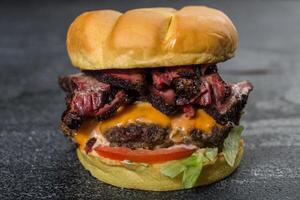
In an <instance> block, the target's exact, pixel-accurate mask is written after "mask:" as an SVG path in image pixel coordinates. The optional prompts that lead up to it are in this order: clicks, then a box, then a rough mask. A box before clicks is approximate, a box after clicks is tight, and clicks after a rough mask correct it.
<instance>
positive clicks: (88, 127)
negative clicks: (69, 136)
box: [75, 120, 98, 149]
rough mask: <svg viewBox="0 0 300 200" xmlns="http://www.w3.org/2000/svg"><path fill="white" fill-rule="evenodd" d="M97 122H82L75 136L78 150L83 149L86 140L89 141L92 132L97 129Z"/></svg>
mask: <svg viewBox="0 0 300 200" xmlns="http://www.w3.org/2000/svg"><path fill="white" fill-rule="evenodd" d="M97 125H98V122H96V121H93V120H91V121H86V122H84V123H83V124H82V125H81V127H80V128H79V130H78V131H77V133H76V135H75V140H76V142H77V144H78V145H79V148H81V149H83V148H84V145H85V144H86V142H87V140H88V139H89V137H90V135H91V133H92V131H93V130H94V129H95V128H96V127H97Z"/></svg>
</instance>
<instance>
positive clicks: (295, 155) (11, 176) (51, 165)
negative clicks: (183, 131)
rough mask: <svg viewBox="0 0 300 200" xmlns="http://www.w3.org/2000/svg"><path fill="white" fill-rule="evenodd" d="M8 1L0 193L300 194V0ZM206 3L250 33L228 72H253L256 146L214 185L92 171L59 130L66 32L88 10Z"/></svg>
mask: <svg viewBox="0 0 300 200" xmlns="http://www.w3.org/2000/svg"><path fill="white" fill-rule="evenodd" d="M247 2H248V3H246V1H244V2H241V1H227V2H220V1H213V2H212V1H193V0H188V1H175V0H172V1H171V0H170V1H167V0H165V1H160V3H159V2H158V1H137V0H136V1H19V2H17V1H7V2H6V1H5V2H3V1H1V2H0V13H1V17H0V92H1V95H0V119H1V120H0V199H1V200H2V199H152V200H154V199H300V190H299V189H300V167H299V166H300V159H299V158H300V156H299V155H300V89H299V86H300V83H299V82H300V66H299V63H300V57H299V56H300V37H299V33H300V23H299V22H300V12H299V10H300V2H297V1H251V3H250V1H247ZM200 3H202V4H206V5H211V6H214V7H216V8H219V9H222V10H223V11H225V12H226V13H227V14H228V15H229V16H230V17H231V18H232V20H233V21H234V22H235V24H236V25H237V28H238V30H239V33H240V48H239V50H238V52H237V55H236V57H235V58H233V59H232V60H230V61H228V62H226V63H221V64H219V67H220V68H221V71H222V73H223V76H224V78H225V79H226V80H231V81H239V80H244V79H249V80H251V81H252V82H253V84H254V86H255V90H254V91H253V93H252V94H251V97H250V101H249V104H248V105H247V109H246V114H245V116H244V118H243V122H242V123H243V124H245V126H246V131H245V132H244V138H245V140H246V153H245V156H244V159H243V161H242V163H241V166H240V168H239V169H238V170H237V172H236V173H234V174H233V175H232V176H230V177H229V178H227V179H226V180H223V181H221V182H219V183H216V184H213V185H211V186H208V187H204V188H198V189H192V190H187V191H177V192H166V193H155V192H142V191H132V190H126V189H119V188H115V187H112V186H109V185H106V184H103V183H101V182H99V181H97V180H96V179H94V178H93V177H91V176H90V175H89V173H88V172H86V171H85V170H83V168H82V167H81V166H80V164H79V162H78V161H77V159H76V157H75V151H74V145H73V144H72V143H71V142H70V141H68V140H67V139H66V138H65V137H64V136H63V135H62V134H60V132H59V131H58V124H59V120H60V115H61V113H62V111H63V110H64V100H63V99H64V95H63V93H62V92H61V91H60V90H59V88H58V85H57V77H58V75H60V74H68V73H71V72H74V71H76V70H75V69H72V68H71V64H70V62H69V60H68V57H67V54H66V51H65V34H66V30H67V27H68V25H69V24H70V22H71V21H72V20H73V19H74V17H75V16H77V15H78V14H80V13H81V12H83V11H86V10H92V9H102V8H114V9H118V10H121V11H124V10H127V9H129V8H134V7H148V6H153V5H156V6H174V7H181V6H182V5H187V4H200Z"/></svg>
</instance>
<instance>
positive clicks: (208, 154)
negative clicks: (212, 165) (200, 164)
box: [204, 147, 218, 161]
mask: <svg viewBox="0 0 300 200" xmlns="http://www.w3.org/2000/svg"><path fill="white" fill-rule="evenodd" d="M217 155H218V148H217V147H216V148H206V150H205V152H204V156H205V158H207V159H208V161H214V160H215V159H216V157H217Z"/></svg>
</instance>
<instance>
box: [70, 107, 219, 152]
mask: <svg viewBox="0 0 300 200" xmlns="http://www.w3.org/2000/svg"><path fill="white" fill-rule="evenodd" d="M134 122H143V123H155V124H159V125H160V126H162V127H170V128H171V129H172V132H171V134H170V137H171V139H172V140H174V141H178V142H179V141H181V140H182V138H183V137H184V136H185V135H187V134H188V133H189V132H190V131H191V130H192V129H200V130H202V131H203V133H205V134H210V133H211V130H212V128H213V127H214V126H221V125H219V124H217V122H216V121H215V120H214V119H213V118H212V117H211V116H210V115H208V114H207V113H206V112H205V111H204V110H201V109H199V110H197V113H196V116H195V117H193V118H192V119H190V118H188V117H185V115H184V114H180V115H175V116H172V117H169V116H167V115H165V114H163V113H161V112H160V111H158V110H156V109H155V108H154V107H152V106H151V104H149V103H144V102H137V103H135V104H133V105H128V106H126V107H121V108H120V109H119V110H118V111H117V113H116V114H115V115H114V116H113V117H111V118H110V119H107V120H105V121H102V122H95V121H89V122H85V123H84V124H83V125H82V126H81V128H80V129H79V130H78V132H77V134H76V136H75V139H76V142H77V143H78V144H79V145H80V147H81V148H82V147H83V146H84V144H85V143H86V142H87V140H88V138H89V136H90V134H91V132H92V131H96V132H97V133H99V134H101V133H104V132H105V131H106V130H108V129H109V128H111V127H114V126H127V125H128V124H130V123H134Z"/></svg>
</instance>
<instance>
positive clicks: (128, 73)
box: [84, 69, 146, 93]
mask: <svg viewBox="0 0 300 200" xmlns="http://www.w3.org/2000/svg"><path fill="white" fill-rule="evenodd" d="M84 73H86V74H87V75H90V76H93V77H95V78H96V79H98V80H99V81H102V82H104V83H107V84H110V85H112V86H115V87H119V88H122V89H124V90H136V91H138V92H139V93H143V92H144V91H145V88H146V87H145V86H146V79H145V71H144V70H138V69H131V70H128V69H127V70H124V69H118V70H102V71H84Z"/></svg>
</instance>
